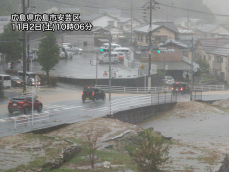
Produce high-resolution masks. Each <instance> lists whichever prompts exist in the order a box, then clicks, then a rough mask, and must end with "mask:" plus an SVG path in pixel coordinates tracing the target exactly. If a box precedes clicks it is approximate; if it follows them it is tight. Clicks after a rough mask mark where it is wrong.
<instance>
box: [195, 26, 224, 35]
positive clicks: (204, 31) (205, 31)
mask: <svg viewBox="0 0 229 172" xmlns="http://www.w3.org/2000/svg"><path fill="white" fill-rule="evenodd" d="M196 32H197V33H198V34H201V38H214V37H217V36H218V35H219V34H222V33H229V30H228V29H227V28H225V27H223V26H222V25H218V24H206V25H205V26H203V27H202V28H200V29H197V31H196Z"/></svg>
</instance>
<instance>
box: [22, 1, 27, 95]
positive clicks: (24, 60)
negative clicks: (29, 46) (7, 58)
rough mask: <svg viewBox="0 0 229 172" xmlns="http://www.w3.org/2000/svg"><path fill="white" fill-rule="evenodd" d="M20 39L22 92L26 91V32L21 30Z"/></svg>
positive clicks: (23, 9) (23, 6) (23, 5)
mask: <svg viewBox="0 0 229 172" xmlns="http://www.w3.org/2000/svg"><path fill="white" fill-rule="evenodd" d="M25 8H26V7H25V0H22V11H23V14H25V13H26V12H25V11H26V9H25ZM22 37H23V38H22V39H23V93H25V92H26V32H25V30H23V31H22Z"/></svg>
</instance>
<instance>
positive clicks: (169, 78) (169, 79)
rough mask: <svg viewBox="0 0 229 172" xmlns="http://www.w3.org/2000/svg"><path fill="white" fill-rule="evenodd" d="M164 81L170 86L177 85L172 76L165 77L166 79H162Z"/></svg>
mask: <svg viewBox="0 0 229 172" xmlns="http://www.w3.org/2000/svg"><path fill="white" fill-rule="evenodd" d="M162 81H163V82H164V83H165V84H168V85H172V84H174V83H175V81H174V79H173V77H172V76H164V78H163V79H162Z"/></svg>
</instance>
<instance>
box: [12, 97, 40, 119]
mask: <svg viewBox="0 0 229 172" xmlns="http://www.w3.org/2000/svg"><path fill="white" fill-rule="evenodd" d="M42 108H43V104H42V103H41V102H40V101H39V100H36V99H34V101H33V109H34V110H37V111H38V112H39V113H40V112H41V111H42ZM31 110H32V97H14V98H12V99H11V100H10V101H9V104H8V111H9V114H10V115H12V114H13V113H14V112H21V113H24V114H26V115H28V114H29V112H30V111H31Z"/></svg>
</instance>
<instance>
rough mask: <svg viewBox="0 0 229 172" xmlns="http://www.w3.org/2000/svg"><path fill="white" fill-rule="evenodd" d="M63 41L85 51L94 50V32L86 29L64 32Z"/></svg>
mask: <svg viewBox="0 0 229 172" xmlns="http://www.w3.org/2000/svg"><path fill="white" fill-rule="evenodd" d="M62 42H66V43H70V44H72V45H75V46H77V47H79V48H82V49H83V51H85V52H87V51H93V50H94V33H93V32H84V31H72V32H66V33H65V34H63V38H62Z"/></svg>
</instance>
